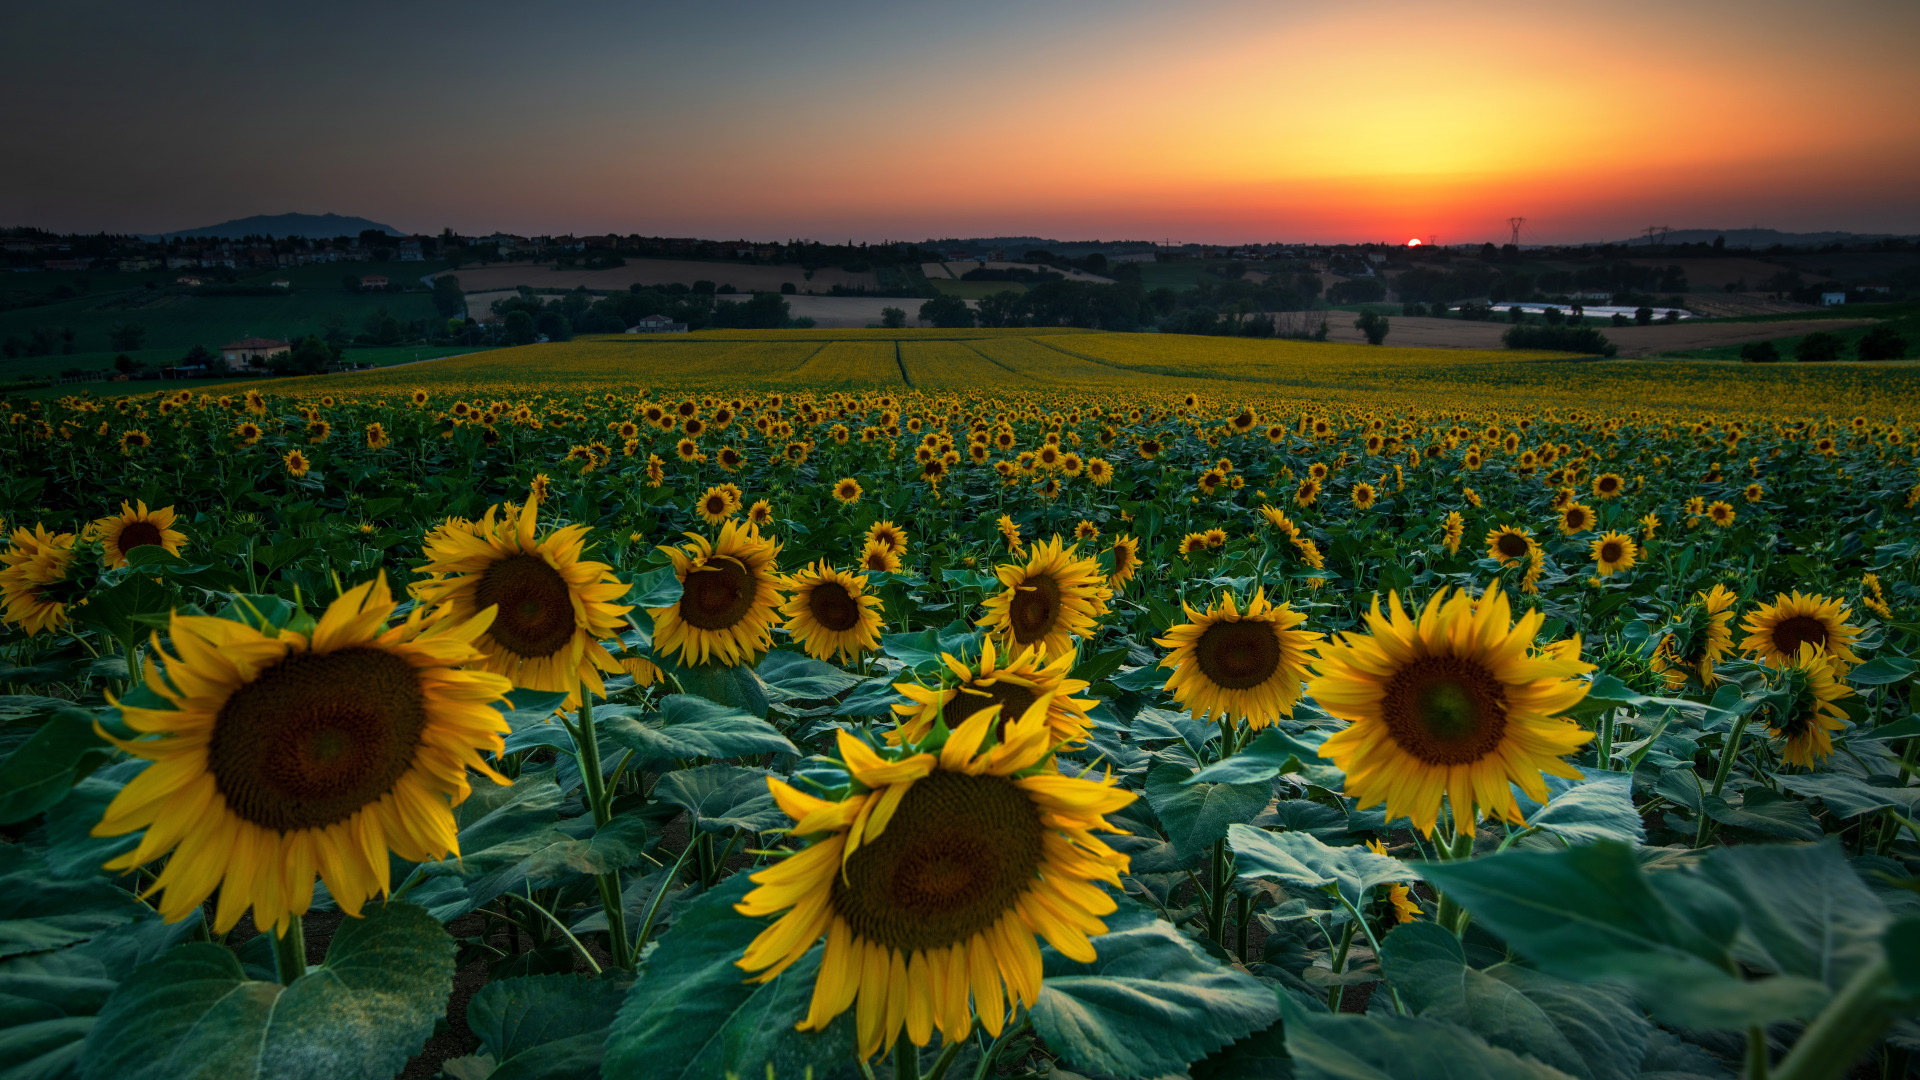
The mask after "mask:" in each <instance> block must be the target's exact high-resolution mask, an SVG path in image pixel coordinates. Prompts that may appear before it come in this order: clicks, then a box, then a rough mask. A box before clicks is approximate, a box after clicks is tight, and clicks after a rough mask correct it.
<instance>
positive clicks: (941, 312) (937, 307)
mask: <svg viewBox="0 0 1920 1080" xmlns="http://www.w3.org/2000/svg"><path fill="white" fill-rule="evenodd" d="M920 319H921V321H922V322H930V323H932V324H933V325H935V326H938V327H941V328H943V329H953V328H956V327H965V326H972V325H973V309H972V308H969V307H968V306H967V302H966V301H965V300H962V299H960V298H959V297H957V296H944V295H943V296H936V297H934V298H933V299H931V300H929V301H927V302H926V303H924V304H921V305H920Z"/></svg>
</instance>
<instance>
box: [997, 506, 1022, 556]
mask: <svg viewBox="0 0 1920 1080" xmlns="http://www.w3.org/2000/svg"><path fill="white" fill-rule="evenodd" d="M995 525H996V527H997V528H999V530H1000V538H1001V539H1003V540H1005V541H1006V542H1007V547H1008V548H1009V549H1010V550H1012V551H1014V552H1016V553H1017V552H1019V550H1020V549H1021V548H1022V547H1024V546H1025V545H1024V544H1023V543H1022V541H1021V539H1020V526H1019V524H1018V523H1017V522H1015V521H1014V520H1013V518H1012V517H1011V516H1010V515H1007V514H1001V515H1000V520H999V521H998V522H996V523H995Z"/></svg>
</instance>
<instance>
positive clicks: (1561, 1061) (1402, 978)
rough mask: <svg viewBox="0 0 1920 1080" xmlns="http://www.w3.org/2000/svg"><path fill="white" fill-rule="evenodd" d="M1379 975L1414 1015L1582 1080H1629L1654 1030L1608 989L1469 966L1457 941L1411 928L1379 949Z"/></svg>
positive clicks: (1425, 927) (1427, 927) (1417, 925)
mask: <svg viewBox="0 0 1920 1080" xmlns="http://www.w3.org/2000/svg"><path fill="white" fill-rule="evenodd" d="M1380 950H1381V951H1380V969H1381V971H1382V972H1383V973H1384V974H1385V975H1386V977H1387V978H1388V979H1389V980H1391V981H1392V983H1393V986H1394V988H1395V989H1396V990H1398V991H1399V993H1400V999H1401V1001H1403V1002H1404V1003H1405V1004H1406V1006H1407V1008H1409V1009H1411V1010H1412V1011H1413V1012H1414V1014H1415V1015H1418V1016H1424V1017H1428V1018H1430V1019H1434V1020H1444V1021H1446V1022H1448V1023H1451V1024H1458V1025H1459V1026H1461V1027H1463V1028H1466V1029H1467V1030H1469V1031H1471V1032H1473V1033H1474V1034H1476V1035H1478V1036H1480V1037H1481V1038H1483V1039H1485V1040H1486V1041H1487V1042H1488V1043H1489V1044H1491V1045H1493V1046H1498V1047H1502V1048H1504V1049H1507V1050H1511V1051H1513V1052H1514V1053H1516V1054H1519V1055H1521V1056H1523V1057H1531V1058H1534V1059H1536V1060H1538V1061H1541V1062H1543V1063H1545V1064H1548V1065H1551V1066H1553V1067H1554V1068H1557V1069H1559V1070H1560V1071H1562V1072H1564V1073H1567V1074H1568V1075H1570V1076H1574V1077H1578V1078H1580V1080H1632V1078H1633V1077H1634V1076H1636V1075H1637V1074H1638V1073H1639V1063H1640V1059H1641V1057H1642V1056H1643V1055H1644V1054H1645V1052H1646V1045H1647V1036H1648V1034H1649V1033H1650V1032H1651V1031H1652V1028H1653V1025H1651V1024H1649V1023H1648V1022H1647V1020H1646V1018H1645V1017H1644V1016H1643V1015H1641V1012H1640V1010H1639V1009H1638V1008H1637V1007H1635V1006H1634V1004H1633V1000H1632V999H1631V998H1630V997H1628V996H1627V995H1626V994H1625V993H1623V992H1621V991H1620V990H1618V989H1616V988H1613V987H1605V986H1600V987H1591V986H1580V985H1577V984H1575V983H1570V982H1566V981H1564V980H1561V979H1556V978H1554V977H1553V976H1551V975H1547V974H1544V973H1542V972H1538V971H1533V970H1530V969H1528V968H1523V967H1520V966H1518V965H1515V964H1501V965H1498V966H1495V967H1492V968H1489V969H1487V970H1485V971H1476V970H1474V969H1473V968H1471V967H1468V966H1467V958H1466V952H1465V950H1464V949H1462V948H1461V946H1460V939H1459V938H1457V937H1455V936H1454V935H1453V934H1452V933H1450V932H1449V931H1447V930H1445V929H1443V928H1441V927H1440V926H1439V925H1438V924H1435V923H1430V922H1410V923H1407V924H1405V925H1403V926H1400V927H1398V928H1396V929H1395V930H1394V931H1393V932H1392V933H1391V934H1388V935H1387V938H1386V940H1385V941H1383V942H1381V945H1380Z"/></svg>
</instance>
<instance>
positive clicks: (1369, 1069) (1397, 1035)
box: [1285, 1001, 1567, 1080]
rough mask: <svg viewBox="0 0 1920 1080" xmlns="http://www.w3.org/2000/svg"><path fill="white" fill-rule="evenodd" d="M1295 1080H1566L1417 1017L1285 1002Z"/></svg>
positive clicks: (1554, 1071)
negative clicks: (1314, 1008) (1346, 1011)
mask: <svg viewBox="0 0 1920 1080" xmlns="http://www.w3.org/2000/svg"><path fill="white" fill-rule="evenodd" d="M1285 1007H1286V1009H1287V1019H1286V1031H1287V1052H1288V1054H1289V1055H1291V1056H1292V1058H1293V1075H1294V1076H1296V1077H1298V1078H1299V1080H1463V1078H1465V1077H1473V1078H1474V1080H1567V1074H1566V1073H1563V1072H1561V1071H1560V1070H1558V1069H1556V1068H1553V1067H1552V1066H1550V1065H1543V1064H1541V1063H1540V1062H1538V1061H1535V1060H1534V1059H1532V1058H1523V1057H1521V1056H1519V1055H1518V1054H1515V1053H1513V1052H1512V1051H1511V1050H1505V1049H1502V1048H1500V1047H1498V1046H1490V1045H1488V1043H1487V1042H1486V1040H1484V1039H1482V1038H1480V1036H1478V1035H1475V1034H1474V1033H1473V1032H1471V1031H1468V1030H1467V1029H1465V1028H1462V1027H1456V1026H1454V1025H1453V1024H1448V1023H1442V1022H1441V1021H1438V1020H1428V1019H1424V1018H1421V1017H1415V1016H1375V1015H1371V1014H1369V1015H1366V1016H1351V1015H1340V1016H1335V1015H1333V1014H1331V1013H1310V1012H1307V1011H1306V1010H1305V1009H1302V1008H1300V1007H1299V1006H1297V1005H1294V1004H1293V1003H1292V1002H1291V1001H1288V1002H1286V1005H1285Z"/></svg>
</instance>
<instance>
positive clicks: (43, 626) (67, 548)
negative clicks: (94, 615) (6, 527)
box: [0, 524, 79, 637]
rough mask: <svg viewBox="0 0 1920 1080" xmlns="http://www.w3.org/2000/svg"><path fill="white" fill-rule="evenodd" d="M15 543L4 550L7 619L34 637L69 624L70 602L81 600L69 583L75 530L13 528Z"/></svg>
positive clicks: (0, 555) (1, 590)
mask: <svg viewBox="0 0 1920 1080" xmlns="http://www.w3.org/2000/svg"><path fill="white" fill-rule="evenodd" d="M11 539H12V543H10V544H9V545H8V546H7V550H6V551H4V552H0V603H4V604H5V605H6V611H5V615H4V619H5V621H6V622H9V623H12V624H14V625H16V626H18V627H20V628H21V629H23V630H25V631H26V632H27V636H29V637H32V636H33V635H36V634H38V633H40V632H41V631H43V630H48V631H51V630H58V629H59V628H60V627H62V626H64V625H66V622H67V605H68V604H69V603H71V602H73V601H76V600H78V599H79V597H78V596H77V595H75V590H76V589H77V586H76V585H73V584H71V583H69V582H68V580H67V574H68V571H69V570H70V569H72V567H73V562H74V559H76V558H77V557H78V554H79V553H78V552H76V551H75V550H74V542H75V539H76V538H75V536H74V534H72V533H50V532H48V531H47V529H46V526H44V525H40V524H35V525H34V527H33V530H32V531H31V532H29V531H28V530H27V529H26V527H25V526H22V527H20V528H17V529H15V530H13V536H12V538H11Z"/></svg>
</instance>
